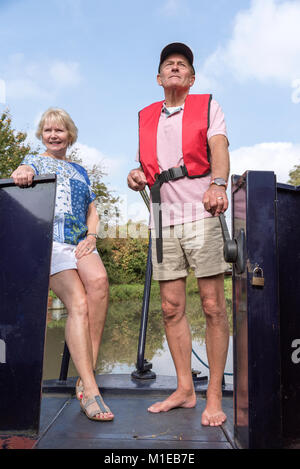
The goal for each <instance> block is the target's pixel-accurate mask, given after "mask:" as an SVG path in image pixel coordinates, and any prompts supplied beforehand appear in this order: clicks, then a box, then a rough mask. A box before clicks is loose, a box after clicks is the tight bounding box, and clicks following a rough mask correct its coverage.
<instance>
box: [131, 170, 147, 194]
mask: <svg viewBox="0 0 300 469" xmlns="http://www.w3.org/2000/svg"><path fill="white" fill-rule="evenodd" d="M127 184H128V187H130V189H132V190H134V191H142V190H143V189H144V188H145V186H146V184H147V179H146V176H145V174H144V171H143V170H142V169H140V168H137V169H132V170H131V171H130V173H129V174H128V177H127Z"/></svg>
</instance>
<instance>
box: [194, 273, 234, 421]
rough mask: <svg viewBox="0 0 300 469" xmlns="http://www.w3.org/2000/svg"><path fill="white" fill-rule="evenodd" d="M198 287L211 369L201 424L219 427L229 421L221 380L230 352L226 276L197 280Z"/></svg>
mask: <svg viewBox="0 0 300 469" xmlns="http://www.w3.org/2000/svg"><path fill="white" fill-rule="evenodd" d="M198 287H199V293H200V297H201V301H202V308H203V311H204V314H205V318H206V350H207V358H208V363H209V368H210V378H209V384H208V388H207V401H206V408H205V410H204V412H203V414H202V424H203V425H210V426H216V425H221V424H222V423H223V422H224V421H225V420H226V415H225V414H224V412H223V410H222V378H223V373H224V369H225V364H226V358H227V352H228V343H229V325H228V319H227V314H226V302H225V295H224V275H223V274H220V275H215V276H212V277H204V278H198Z"/></svg>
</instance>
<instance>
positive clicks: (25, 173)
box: [11, 164, 35, 187]
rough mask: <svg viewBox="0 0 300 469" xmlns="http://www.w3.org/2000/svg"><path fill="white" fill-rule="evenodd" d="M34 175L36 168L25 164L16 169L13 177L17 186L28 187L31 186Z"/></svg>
mask: <svg viewBox="0 0 300 469" xmlns="http://www.w3.org/2000/svg"><path fill="white" fill-rule="evenodd" d="M34 175H35V172H34V170H33V169H32V168H31V167H30V166H27V165H25V164H24V165H21V166H19V167H18V168H17V169H15V171H14V172H13V173H12V175H11V177H12V178H13V180H14V183H15V184H16V186H19V187H28V186H31V184H32V182H33V177H34Z"/></svg>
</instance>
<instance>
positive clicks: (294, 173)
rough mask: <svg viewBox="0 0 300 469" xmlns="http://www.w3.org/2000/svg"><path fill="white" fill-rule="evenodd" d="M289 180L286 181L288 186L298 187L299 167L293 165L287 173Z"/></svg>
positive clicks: (299, 182) (299, 180) (299, 181)
mask: <svg viewBox="0 0 300 469" xmlns="http://www.w3.org/2000/svg"><path fill="white" fill-rule="evenodd" d="M289 176H290V179H289V180H288V183H289V184H293V185H294V186H299V185H300V165H295V166H294V168H293V169H292V170H291V171H290V172H289Z"/></svg>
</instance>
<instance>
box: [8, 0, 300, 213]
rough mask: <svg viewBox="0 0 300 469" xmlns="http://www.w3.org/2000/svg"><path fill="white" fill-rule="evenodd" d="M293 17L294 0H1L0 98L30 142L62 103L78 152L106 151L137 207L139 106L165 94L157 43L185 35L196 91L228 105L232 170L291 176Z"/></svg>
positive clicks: (295, 81) (297, 52)
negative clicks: (133, 187)
mask: <svg viewBox="0 0 300 469" xmlns="http://www.w3.org/2000/svg"><path fill="white" fill-rule="evenodd" d="M299 24H300V0H289V1H285V0H280V1H279V0H214V1H213V2H211V0H152V1H151V2H149V1H146V0H139V1H137V0H127V1H124V0H111V1H110V2H107V1H102V0H85V1H83V0H47V2H46V1H42V2H41V1H39V0H0V25H1V26H0V44H1V48H0V110H1V109H6V108H9V110H10V112H11V114H12V117H13V125H14V126H15V127H16V128H17V129H18V130H24V131H26V132H27V133H28V139H29V140H30V141H31V142H33V143H34V144H35V143H37V142H36V141H35V138H34V130H35V127H36V124H37V122H38V119H39V117H40V115H41V113H42V112H43V111H44V110H46V109H47V108H48V107H50V106H58V107H62V108H64V109H66V110H67V111H68V112H69V113H70V114H71V116H72V118H73V119H74V121H75V123H76V125H77V127H78V129H79V138H78V143H77V146H78V148H79V150H80V154H81V157H82V160H83V163H84V164H85V165H90V164H92V163H96V162H102V165H103V166H104V167H105V168H106V170H107V172H108V175H107V176H106V178H105V181H106V182H107V183H108V185H109V187H110V188H111V189H114V190H116V191H117V193H118V194H120V195H121V196H122V197H124V200H126V201H127V202H125V205H126V204H127V207H126V208H125V211H126V210H127V211H128V213H127V212H126V213H127V215H128V216H130V217H132V218H133V217H134V216H135V214H136V213H138V212H139V210H140V208H142V207H143V204H142V203H141V201H140V198H139V195H138V194H136V193H133V192H131V191H129V190H128V189H127V185H126V176H127V173H128V172H129V170H130V169H132V168H133V167H135V166H136V164H135V162H134V159H135V153H136V149H137V113H138V111H139V110H140V109H141V108H142V107H144V106H145V105H147V104H150V103H151V102H154V101H157V100H160V99H162V98H163V95H162V89H161V88H160V87H159V86H158V85H157V84H156V74H157V67H158V61H159V55H160V51H161V49H162V48H163V47H164V46H165V45H166V44H168V43H170V42H174V41H180V42H185V43H186V44H188V45H189V46H190V47H191V48H192V50H193V52H194V56H195V69H196V77H197V78H196V83H195V85H194V87H193V89H192V92H199V93H201V92H211V93H212V94H213V96H214V98H215V99H216V100H217V101H218V102H219V103H220V104H221V106H222V108H223V110H224V112H225V117H226V123H227V129H228V137H229V141H230V152H231V168H232V169H231V172H232V173H235V174H237V173H238V174H239V173H241V172H243V171H245V170H247V169H257V170H259V169H262V170H273V171H274V172H275V173H276V174H277V177H278V180H280V181H281V182H286V180H287V177H288V171H289V170H290V169H291V168H292V167H293V165H294V164H297V163H300V132H299V130H300V128H299V127H300V126H299V117H300V35H299ZM128 207H130V208H128ZM124 213H125V212H124ZM139 215H141V214H140V213H138V215H137V217H138V218H143V217H142V216H139ZM125 216H126V215H125Z"/></svg>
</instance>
